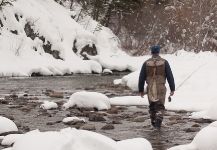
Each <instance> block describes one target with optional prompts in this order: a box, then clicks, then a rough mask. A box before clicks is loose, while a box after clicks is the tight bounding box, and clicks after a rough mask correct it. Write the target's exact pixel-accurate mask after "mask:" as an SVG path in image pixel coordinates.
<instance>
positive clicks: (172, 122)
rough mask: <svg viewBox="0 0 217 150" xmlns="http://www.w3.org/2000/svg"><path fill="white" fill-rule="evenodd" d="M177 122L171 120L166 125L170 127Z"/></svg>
mask: <svg viewBox="0 0 217 150" xmlns="http://www.w3.org/2000/svg"><path fill="white" fill-rule="evenodd" d="M177 123H178V122H177V121H176V120H172V121H170V122H167V123H166V125H168V126H170V125H174V124H177Z"/></svg>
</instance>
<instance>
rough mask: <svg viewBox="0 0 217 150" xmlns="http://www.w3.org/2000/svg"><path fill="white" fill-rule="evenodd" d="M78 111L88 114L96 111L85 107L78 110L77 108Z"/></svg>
mask: <svg viewBox="0 0 217 150" xmlns="http://www.w3.org/2000/svg"><path fill="white" fill-rule="evenodd" d="M77 109H78V110H79V111H81V112H84V111H86V112H87V111H88V112H90V111H97V109H94V108H85V107H82V108H81V107H80V108H77Z"/></svg>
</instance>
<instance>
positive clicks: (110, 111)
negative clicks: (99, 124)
mask: <svg viewBox="0 0 217 150" xmlns="http://www.w3.org/2000/svg"><path fill="white" fill-rule="evenodd" d="M107 113H109V114H118V108H117V107H112V108H111V109H109V110H108V111H107Z"/></svg>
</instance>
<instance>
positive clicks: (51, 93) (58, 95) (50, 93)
mask: <svg viewBox="0 0 217 150" xmlns="http://www.w3.org/2000/svg"><path fill="white" fill-rule="evenodd" d="M45 95H47V96H49V97H55V98H63V97H64V96H63V95H64V93H63V92H57V91H53V90H46V91H45Z"/></svg>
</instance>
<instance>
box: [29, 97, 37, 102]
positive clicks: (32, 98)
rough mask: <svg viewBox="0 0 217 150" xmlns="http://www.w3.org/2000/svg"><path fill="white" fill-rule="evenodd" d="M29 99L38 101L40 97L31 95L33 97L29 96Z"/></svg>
mask: <svg viewBox="0 0 217 150" xmlns="http://www.w3.org/2000/svg"><path fill="white" fill-rule="evenodd" d="M29 100H31V101H38V100H39V98H38V97H31V98H29Z"/></svg>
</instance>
